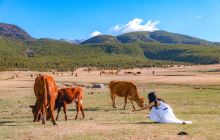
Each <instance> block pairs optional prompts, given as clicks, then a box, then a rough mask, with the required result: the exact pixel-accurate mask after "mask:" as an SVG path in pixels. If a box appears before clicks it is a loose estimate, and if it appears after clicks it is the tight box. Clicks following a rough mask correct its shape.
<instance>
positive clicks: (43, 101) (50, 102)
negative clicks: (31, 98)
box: [30, 75, 58, 125]
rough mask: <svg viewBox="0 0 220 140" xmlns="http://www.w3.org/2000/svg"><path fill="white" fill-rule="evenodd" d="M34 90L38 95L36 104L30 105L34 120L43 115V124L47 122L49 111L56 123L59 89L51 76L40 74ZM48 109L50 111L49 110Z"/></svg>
mask: <svg viewBox="0 0 220 140" xmlns="http://www.w3.org/2000/svg"><path fill="white" fill-rule="evenodd" d="M34 92H35V96H36V97H37V100H36V103H35V105H30V107H31V108H32V113H33V116H34V122H35V121H36V120H37V119H38V120H39V117H40V116H41V115H42V124H45V115H46V114H47V113H48V114H50V116H51V118H52V122H53V124H54V125H56V121H55V119H54V107H55V100H56V98H57V93H58V89H57V86H56V84H55V82H54V79H53V78H52V77H51V76H46V75H42V76H38V77H37V78H36V79H35V83H34ZM47 111H48V112H47Z"/></svg>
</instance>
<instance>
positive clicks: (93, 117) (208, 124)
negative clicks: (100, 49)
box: [0, 65, 220, 140]
mask: <svg viewBox="0 0 220 140" xmlns="http://www.w3.org/2000/svg"><path fill="white" fill-rule="evenodd" d="M153 70H154V71H155V74H154V75H153V74H152V71H153ZM124 71H134V72H137V71H140V72H141V75H136V76H135V75H124ZM37 73H39V72H28V71H26V72H20V71H19V72H0V139H3V140H5V139H16V140H32V139H33V140H35V139H44V140H48V139H50V140H53V139H74V140H93V139H94V140H104V139H112V140H123V139H133V140H142V139H143V140H175V139H180V140H190V139H192V140H215V139H216V140H217V139H220V133H219V132H220V65H203V66H180V67H172V68H167V69H163V68H146V69H133V70H122V71H121V72H120V73H119V74H118V75H109V74H106V75H104V74H103V75H101V76H100V71H98V70H93V71H91V72H87V71H84V70H83V69H79V70H77V71H76V72H75V73H77V75H78V76H77V77H75V75H71V72H64V73H63V75H62V74H61V73H59V75H53V74H52V73H43V74H48V75H52V76H53V77H54V78H55V80H56V83H57V85H58V86H59V87H64V86H68V85H69V86H75V85H83V87H84V99H83V103H84V106H85V115H86V118H85V119H82V116H81V114H80V117H79V120H74V116H75V113H76V111H75V107H74V104H72V105H69V106H68V112H67V115H68V118H69V120H68V121H67V122H66V121H65V120H64V114H63V112H61V113H60V118H59V121H58V122H57V123H58V125H57V126H53V125H52V123H51V122H48V121H47V122H46V125H42V124H41V123H34V122H32V121H33V116H32V113H31V109H30V108H29V105H30V104H34V102H35V96H34V92H33V84H34V79H35V77H36V74H37ZM31 74H33V77H31V76H30V75H31ZM111 80H128V81H134V82H135V83H136V84H137V86H138V89H139V92H140V93H141V94H142V95H143V96H144V97H145V98H146V97H147V93H148V92H150V91H156V92H157V94H158V95H159V96H160V97H163V98H164V99H165V100H167V102H168V103H169V104H170V105H171V107H172V108H173V110H174V112H175V114H176V116H177V117H178V118H180V119H183V120H191V121H193V124H192V125H177V124H157V123H152V122H151V121H150V120H149V119H148V118H147V115H148V114H149V111H148V110H146V111H142V112H131V110H132V106H131V104H130V102H128V104H127V108H126V110H123V109H122V108H123V101H124V100H123V98H119V97H117V98H116V106H117V108H116V109H113V108H112V106H111V100H110V96H109V89H108V86H107V84H108V83H109V82H110V81H111ZM93 83H103V84H105V88H100V89H95V88H92V87H91V86H92V84H93ZM90 93H93V94H90ZM146 102H147V98H146ZM135 105H136V104H135ZM136 107H137V105H136ZM181 131H185V132H187V133H188V134H189V135H184V136H179V135H177V134H178V133H179V132H181Z"/></svg>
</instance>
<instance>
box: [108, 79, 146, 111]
mask: <svg viewBox="0 0 220 140" xmlns="http://www.w3.org/2000/svg"><path fill="white" fill-rule="evenodd" d="M109 88H110V92H111V99H112V106H113V108H116V106H115V98H116V95H117V96H119V97H125V104H124V109H125V107H126V103H127V98H128V99H129V100H131V104H132V106H133V108H134V109H135V107H134V104H133V102H132V101H135V102H136V103H137V104H138V106H140V107H143V106H144V98H143V97H140V95H139V94H138V92H137V87H136V85H135V84H134V83H132V82H127V81H111V82H110V83H109Z"/></svg>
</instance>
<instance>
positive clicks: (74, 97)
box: [55, 87, 85, 120]
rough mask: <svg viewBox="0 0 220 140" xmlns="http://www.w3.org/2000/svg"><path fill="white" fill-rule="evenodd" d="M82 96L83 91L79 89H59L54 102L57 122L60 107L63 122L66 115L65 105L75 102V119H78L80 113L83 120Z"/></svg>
mask: <svg viewBox="0 0 220 140" xmlns="http://www.w3.org/2000/svg"><path fill="white" fill-rule="evenodd" d="M82 96H83V90H82V88H81V87H69V88H62V89H59V90H58V95H57V100H56V105H55V109H58V113H57V117H56V120H58V116H59V113H60V110H61V107H63V111H64V114H65V120H67V115H66V110H67V104H70V103H72V102H73V101H75V103H76V110H77V113H76V117H75V119H77V118H78V113H79V111H81V112H82V116H83V118H84V117H85V114H84V108H83V104H82Z"/></svg>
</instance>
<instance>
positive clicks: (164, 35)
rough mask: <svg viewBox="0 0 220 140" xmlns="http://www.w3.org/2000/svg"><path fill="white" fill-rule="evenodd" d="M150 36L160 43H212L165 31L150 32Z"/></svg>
mask: <svg viewBox="0 0 220 140" xmlns="http://www.w3.org/2000/svg"><path fill="white" fill-rule="evenodd" d="M150 38H151V39H153V40H156V41H158V42H160V43H167V44H196V45H208V44H212V43H211V42H209V41H206V40H203V39H199V38H195V37H191V36H187V35H182V34H176V33H170V32H166V31H155V32H150Z"/></svg>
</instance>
